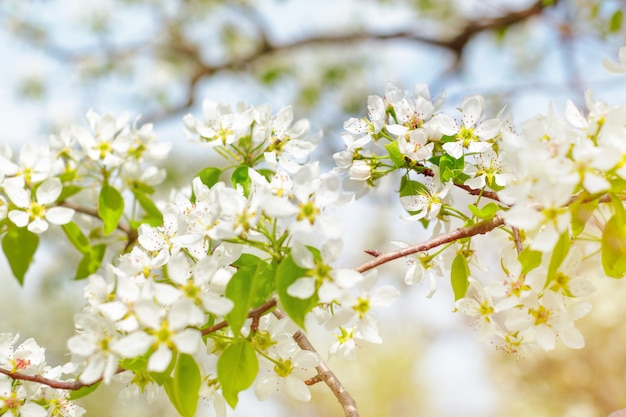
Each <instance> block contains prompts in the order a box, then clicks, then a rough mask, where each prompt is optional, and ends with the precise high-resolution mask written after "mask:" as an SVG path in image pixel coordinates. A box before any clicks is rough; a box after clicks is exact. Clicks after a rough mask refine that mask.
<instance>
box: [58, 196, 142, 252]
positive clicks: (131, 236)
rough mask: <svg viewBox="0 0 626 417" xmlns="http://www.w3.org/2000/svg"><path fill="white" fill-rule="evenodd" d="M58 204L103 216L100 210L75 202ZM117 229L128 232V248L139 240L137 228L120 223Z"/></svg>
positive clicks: (93, 215)
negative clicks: (99, 212)
mask: <svg viewBox="0 0 626 417" xmlns="http://www.w3.org/2000/svg"><path fill="white" fill-rule="evenodd" d="M58 205H59V206H63V207H67V208H71V209H72V210H74V211H76V212H78V213H82V214H86V215H88V216H91V217H94V218H96V219H99V220H102V218H101V217H100V215H99V214H98V210H96V209H92V208H89V207H84V206H81V205H78V204H74V203H68V202H67V201H61V202H60V203H58ZM117 229H118V230H121V231H122V232H124V233H125V234H126V237H127V238H128V243H126V248H129V247H130V246H131V245H132V244H133V243H135V242H136V241H137V238H138V237H139V235H138V234H137V231H136V230H134V229H132V228H131V227H130V226H127V225H125V224H121V223H119V224H118V225H117Z"/></svg>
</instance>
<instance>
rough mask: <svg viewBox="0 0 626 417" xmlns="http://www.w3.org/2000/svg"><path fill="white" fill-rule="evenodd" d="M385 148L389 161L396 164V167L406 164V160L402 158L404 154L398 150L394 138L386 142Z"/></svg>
mask: <svg viewBox="0 0 626 417" xmlns="http://www.w3.org/2000/svg"><path fill="white" fill-rule="evenodd" d="M385 149H387V152H389V158H391V161H392V162H393V164H394V165H395V166H396V168H401V167H403V166H406V162H405V160H404V154H402V152H400V148H399V147H398V141H397V140H394V141H393V142H390V143H388V144H386V145H385Z"/></svg>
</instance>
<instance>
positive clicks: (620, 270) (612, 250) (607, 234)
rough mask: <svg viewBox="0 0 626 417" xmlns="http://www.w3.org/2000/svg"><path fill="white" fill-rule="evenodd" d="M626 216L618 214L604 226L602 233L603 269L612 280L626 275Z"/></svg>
mask: <svg viewBox="0 0 626 417" xmlns="http://www.w3.org/2000/svg"><path fill="white" fill-rule="evenodd" d="M624 218H625V216H623V215H621V214H619V213H616V214H615V215H613V216H612V217H611V218H610V219H609V221H607V222H606V224H605V225H604V230H603V231H602V243H601V250H602V268H603V269H604V273H605V274H606V275H607V276H609V277H611V278H623V277H624V276H625V275H626V223H624Z"/></svg>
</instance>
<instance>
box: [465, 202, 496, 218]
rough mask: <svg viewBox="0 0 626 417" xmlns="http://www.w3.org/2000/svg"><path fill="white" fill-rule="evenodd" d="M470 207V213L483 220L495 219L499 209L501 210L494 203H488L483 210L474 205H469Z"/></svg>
mask: <svg viewBox="0 0 626 417" xmlns="http://www.w3.org/2000/svg"><path fill="white" fill-rule="evenodd" d="M468 207H469V209H470V211H471V212H472V214H473V215H474V216H476V217H478V218H479V219H481V220H491V219H493V217H494V216H495V215H496V213H497V212H498V209H499V208H500V207H499V206H498V205H497V204H496V203H494V202H491V203H488V204H486V205H485V206H484V207H483V208H480V209H479V208H478V207H476V206H475V205H474V204H469V205H468Z"/></svg>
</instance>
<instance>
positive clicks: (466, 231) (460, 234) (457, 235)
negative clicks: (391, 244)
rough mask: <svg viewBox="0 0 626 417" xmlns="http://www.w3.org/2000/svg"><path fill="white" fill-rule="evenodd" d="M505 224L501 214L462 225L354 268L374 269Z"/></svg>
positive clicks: (357, 269)
mask: <svg viewBox="0 0 626 417" xmlns="http://www.w3.org/2000/svg"><path fill="white" fill-rule="evenodd" d="M503 224H504V218H503V217H501V216H495V217H494V218H493V219H491V220H486V221H483V222H480V223H477V224H474V225H472V226H466V227H460V228H458V229H455V230H453V231H451V232H449V233H446V234H443V235H441V236H437V237H435V238H432V239H429V240H427V241H426V242H422V243H418V244H417V245H413V246H409V247H406V248H402V249H399V250H396V251H393V252H388V253H384V254H382V255H380V256H377V257H376V258H374V259H372V260H370V261H368V262H365V263H364V264H362V265H360V266H358V267H356V268H354V269H355V271H358V272H365V271H369V270H370V269H373V268H375V267H377V266H379V265H382V264H385V263H387V262H390V261H393V260H394V259H398V258H402V257H404V256H408V255H412V254H414V253H417V252H424V251H427V250H429V249H432V248H436V247H437V246H441V245H443V244H446V243H450V242H454V241H456V240H459V239H463V238H466V237H471V236H476V235H482V234H485V233H487V232H490V231H491V230H493V229H495V228H496V227H499V226H502V225H503Z"/></svg>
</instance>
